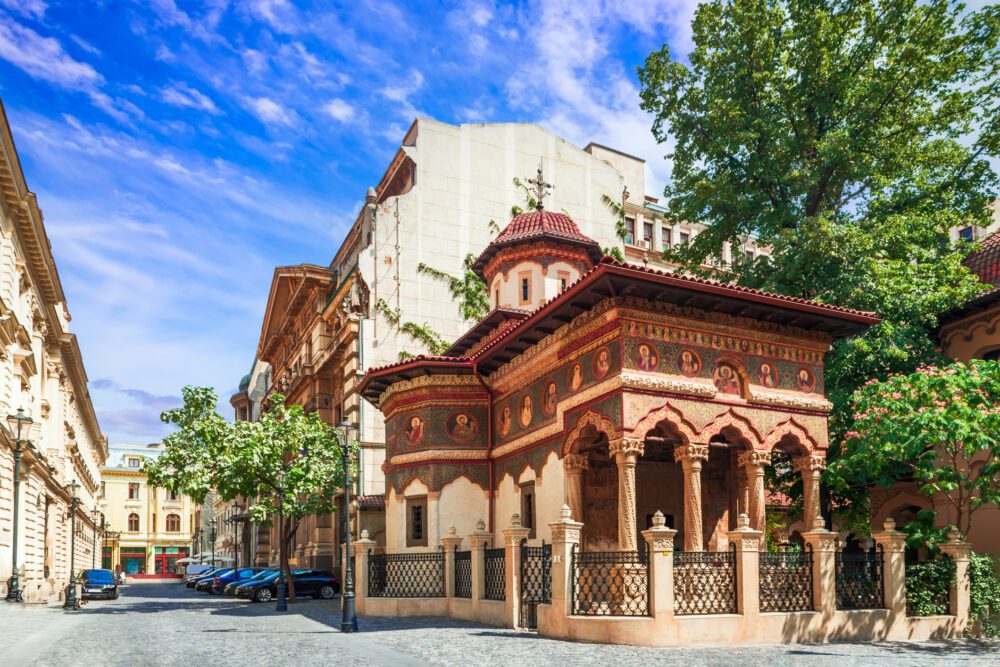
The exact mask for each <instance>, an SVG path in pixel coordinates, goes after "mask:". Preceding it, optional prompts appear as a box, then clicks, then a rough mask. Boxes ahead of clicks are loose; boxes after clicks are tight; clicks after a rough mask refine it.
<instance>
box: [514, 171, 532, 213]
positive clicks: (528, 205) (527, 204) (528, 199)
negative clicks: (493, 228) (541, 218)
mask: <svg viewBox="0 0 1000 667" xmlns="http://www.w3.org/2000/svg"><path fill="white" fill-rule="evenodd" d="M513 182H514V187H516V188H518V189H520V190H523V191H524V208H522V207H520V206H518V205H517V204H515V205H514V206H512V207H511V208H510V215H511V217H514V216H518V215H521V214H522V213H524V211H525V210H528V211H531V210H533V209H535V208H536V207H537V206H538V200H537V199H535V195H534V193H532V191H531V188H529V187H528V186H527V185H525V184H524V183H523V182H522V181H521V179H520V178H518V177H517V176H515V177H514V181H513Z"/></svg>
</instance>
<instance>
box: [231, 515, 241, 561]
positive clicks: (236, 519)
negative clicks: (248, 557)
mask: <svg viewBox="0 0 1000 667" xmlns="http://www.w3.org/2000/svg"><path fill="white" fill-rule="evenodd" d="M233 509H234V510H236V514H234V515H233V531H234V532H235V534H236V537H235V540H236V548H235V550H234V552H233V555H234V556H235V559H234V560H233V565H234V566H236V567H239V566H240V552H241V551H242V549H240V515H241V514H243V503H233Z"/></svg>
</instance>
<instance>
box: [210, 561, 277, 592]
mask: <svg viewBox="0 0 1000 667" xmlns="http://www.w3.org/2000/svg"><path fill="white" fill-rule="evenodd" d="M264 569H265V568H262V567H238V568H235V569H233V570H230V571H229V572H228V573H227V574H222V575H219V576H218V577H212V585H211V586H210V587H209V588H208V592H209V593H211V594H212V595H222V589H224V588H225V587H226V586H227V585H229V584H230V583H232V582H234V581H239V582H245V581H247V580H248V579H252V578H253V577H255V576H257V575H258V574H260V573H261V572H263V571H264Z"/></svg>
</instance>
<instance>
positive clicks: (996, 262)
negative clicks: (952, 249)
mask: <svg viewBox="0 0 1000 667" xmlns="http://www.w3.org/2000/svg"><path fill="white" fill-rule="evenodd" d="M965 265H966V266H968V267H969V269H970V270H971V271H972V272H973V273H977V274H979V279H980V280H981V281H983V282H984V283H988V284H990V285H997V286H1000V232H993V233H992V234H990V235H989V236H987V237H986V238H985V239H984V240H983V242H982V244H981V246H980V248H979V250H977V251H976V252H974V253H972V254H971V255H969V257H968V258H967V259H966V260H965Z"/></svg>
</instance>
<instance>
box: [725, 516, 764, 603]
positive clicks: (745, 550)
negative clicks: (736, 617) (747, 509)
mask: <svg viewBox="0 0 1000 667" xmlns="http://www.w3.org/2000/svg"><path fill="white" fill-rule="evenodd" d="M728 535H729V543H730V544H733V545H735V547H736V609H737V613H740V614H743V615H744V616H756V615H758V614H759V613H760V551H761V544H762V543H763V542H764V532H763V531H760V530H755V529H754V528H752V527H751V524H750V517H749V516H747V515H746V514H740V515H739V516H738V517H737V518H736V530H731V531H729V533H728Z"/></svg>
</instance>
